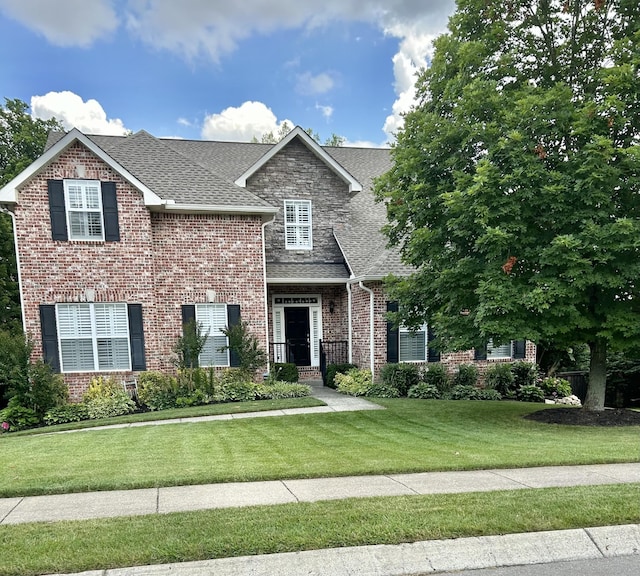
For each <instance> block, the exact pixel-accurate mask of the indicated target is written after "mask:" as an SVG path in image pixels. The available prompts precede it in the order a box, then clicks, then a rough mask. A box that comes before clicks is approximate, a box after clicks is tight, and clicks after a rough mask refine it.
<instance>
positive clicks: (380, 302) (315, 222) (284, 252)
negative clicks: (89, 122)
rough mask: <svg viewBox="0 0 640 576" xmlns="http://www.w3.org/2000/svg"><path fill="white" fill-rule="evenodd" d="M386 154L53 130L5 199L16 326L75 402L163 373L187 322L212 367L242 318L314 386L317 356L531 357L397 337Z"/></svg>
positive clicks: (223, 357)
mask: <svg viewBox="0 0 640 576" xmlns="http://www.w3.org/2000/svg"><path fill="white" fill-rule="evenodd" d="M389 167H390V155H389V150H385V149H373V148H368V149H357V148H346V147H344V148H323V147H322V146H320V145H318V144H317V143H316V142H315V141H314V140H313V139H312V138H310V137H309V136H308V135H307V134H306V133H305V132H304V130H302V129H300V128H296V129H294V130H293V131H292V132H291V133H290V134H289V135H288V136H286V137H285V138H284V139H283V140H282V141H280V142H279V143H278V144H275V145H272V144H256V143H232V142H211V141H187V140H172V139H158V138H155V137H153V136H151V135H149V134H148V133H146V132H144V131H140V132H138V133H136V134H133V135H130V136H123V137H120V136H88V135H85V134H83V133H81V132H79V131H78V130H72V131H70V132H69V133H67V134H52V135H51V136H50V138H49V142H48V145H47V149H46V150H45V152H44V153H43V155H42V156H41V157H40V158H39V159H38V160H37V161H36V162H34V163H33V164H32V165H31V166H29V167H28V168H27V169H26V170H25V171H24V172H22V173H21V174H20V175H19V176H17V177H16V178H15V179H14V180H12V181H11V182H9V183H8V184H7V185H6V186H4V187H3V188H2V189H0V207H2V208H3V209H4V210H7V211H9V212H10V213H11V215H12V218H13V220H14V230H15V240H16V247H17V255H18V267H19V279H20V293H21V299H22V312H23V324H24V329H25V331H26V332H27V333H28V334H30V335H31V337H32V338H33V340H34V342H35V344H36V350H35V354H37V355H39V356H40V357H43V358H45V359H46V360H48V361H49V362H50V363H51V364H52V365H53V366H54V368H55V369H57V370H59V371H61V372H62V373H63V374H64V377H65V381H66V382H67V383H68V385H69V388H70V391H71V394H72V396H73V397H76V398H78V397H79V396H80V395H81V393H82V391H83V390H84V389H85V388H86V386H87V385H88V381H89V380H90V378H91V376H92V375H94V374H95V373H115V374H116V376H117V377H120V376H122V377H128V376H129V375H131V373H135V372H139V371H141V370H166V369H170V368H171V366H172V364H171V358H172V348H173V346H174V345H175V343H176V340H177V338H178V337H179V336H180V335H181V332H182V326H183V324H184V322H186V321H187V320H189V319H191V318H195V319H196V320H197V321H198V322H200V323H201V324H202V325H203V327H204V328H205V329H208V330H209V334H210V337H209V341H208V345H207V348H206V349H205V351H204V352H203V354H202V356H201V358H200V361H201V364H202V365H213V366H229V365H233V364H234V358H233V357H230V356H229V354H228V352H221V351H220V350H219V348H220V347H221V346H222V345H224V343H225V337H224V335H223V334H222V333H221V332H220V331H219V329H220V328H221V327H225V326H228V325H231V324H233V323H235V322H238V321H239V319H240V318H242V319H243V320H246V321H247V322H248V324H249V327H250V329H251V331H252V332H253V333H254V334H255V335H256V336H257V337H258V339H259V341H260V343H261V345H262V346H263V347H264V348H265V350H268V351H269V358H270V362H274V361H275V362H284V361H292V362H295V363H296V364H297V365H298V366H299V370H300V372H301V375H302V377H307V378H317V377H319V369H320V366H321V363H322V360H323V358H324V359H326V358H327V357H328V360H329V361H332V360H336V361H351V362H353V363H356V364H358V365H359V366H362V367H369V368H371V369H372V370H373V372H374V374H378V373H379V370H380V369H381V367H382V366H383V365H384V364H385V363H387V362H388V361H414V362H429V361H441V362H445V363H447V364H448V365H450V366H455V365H457V364H459V363H461V362H472V361H478V362H480V363H485V364H486V363H487V362H490V361H492V360H495V359H511V358H523V359H527V360H529V361H535V347H534V345H533V344H531V343H528V342H527V343H525V342H524V341H522V342H520V341H518V342H513V343H511V344H510V345H508V346H503V347H500V348H495V349H491V348H490V349H489V351H488V359H487V355H486V354H485V355H480V356H479V355H478V354H477V353H474V351H466V352H458V353H453V354H443V355H442V357H440V355H438V354H437V353H436V352H435V351H433V350H431V349H430V348H429V345H428V344H429V331H428V330H427V329H426V327H425V330H423V331H419V332H418V333H415V334H413V333H409V332H405V331H403V330H402V329H399V330H398V329H394V328H393V327H391V326H389V325H388V324H387V322H386V318H385V314H386V312H387V310H388V309H392V308H389V307H393V303H389V302H388V301H387V299H386V297H385V294H384V289H383V284H382V279H383V278H384V277H385V276H386V275H387V274H388V273H390V272H393V273H396V274H404V273H406V272H407V269H406V268H405V267H404V266H403V265H402V263H401V262H400V259H399V257H398V254H397V253H396V252H394V251H392V250H389V249H387V248H386V240H385V238H384V237H383V235H382V234H381V232H380V228H381V226H382V224H383V223H384V221H385V209H384V206H382V205H380V204H376V203H375V201H374V199H373V195H372V181H373V179H374V178H375V177H376V176H378V175H380V174H382V173H384V172H385V171H386V170H387V169H389Z"/></svg>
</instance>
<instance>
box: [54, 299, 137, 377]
mask: <svg viewBox="0 0 640 576" xmlns="http://www.w3.org/2000/svg"><path fill="white" fill-rule="evenodd" d="M56 315H57V318H56V320H57V326H58V338H59V341H60V359H61V362H62V371H63V372H101V371H111V370H130V369H131V354H130V346H129V318H128V314H127V305H126V304H125V303H97V304H92V303H73V304H58V305H56Z"/></svg>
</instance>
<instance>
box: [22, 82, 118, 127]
mask: <svg viewBox="0 0 640 576" xmlns="http://www.w3.org/2000/svg"><path fill="white" fill-rule="evenodd" d="M31 114H32V115H33V116H34V117H35V118H42V119H43V120H48V119H49V118H56V119H58V120H59V121H60V123H61V124H62V126H63V127H64V128H65V130H70V129H71V128H77V129H78V130H80V131H81V132H84V133H86V134H106V135H112V136H120V135H123V134H126V133H127V129H126V128H125V127H124V124H123V123H122V120H120V119H118V118H115V119H107V114H106V112H105V111H104V109H103V108H102V106H101V105H100V103H99V102H98V101H97V100H93V99H90V100H87V101H86V102H84V101H83V100H82V98H81V97H80V96H78V95H77V94H74V93H73V92H69V91H64V92H49V93H47V94H45V95H44V96H33V97H32V98H31Z"/></svg>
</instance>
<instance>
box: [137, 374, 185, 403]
mask: <svg viewBox="0 0 640 576" xmlns="http://www.w3.org/2000/svg"><path fill="white" fill-rule="evenodd" d="M185 394H186V391H185V392H184V393H181V389H180V386H178V381H177V379H176V378H175V377H174V376H171V375H169V374H163V373H162V372H142V373H141V374H140V375H139V376H138V400H139V401H140V403H141V404H142V405H143V406H146V407H147V408H148V409H149V410H152V411H155V410H166V409H168V408H175V407H176V406H177V403H176V401H177V399H178V397H179V396H184V395H185Z"/></svg>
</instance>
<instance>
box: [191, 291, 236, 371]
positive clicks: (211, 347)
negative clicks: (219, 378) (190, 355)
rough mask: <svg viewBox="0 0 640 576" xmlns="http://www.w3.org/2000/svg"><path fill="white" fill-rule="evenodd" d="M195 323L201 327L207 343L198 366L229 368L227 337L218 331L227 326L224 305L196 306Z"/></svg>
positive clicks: (225, 307)
mask: <svg viewBox="0 0 640 576" xmlns="http://www.w3.org/2000/svg"><path fill="white" fill-rule="evenodd" d="M196 321H197V322H198V323H199V324H200V325H201V326H202V332H203V334H208V336H207V341H206V343H205V345H204V348H203V349H202V353H201V354H200V358H199V365H200V366H229V350H220V348H223V347H224V346H226V345H227V337H226V336H225V335H224V334H223V333H222V332H221V331H220V330H221V328H225V327H226V326H227V305H226V304H196Z"/></svg>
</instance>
